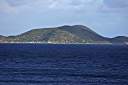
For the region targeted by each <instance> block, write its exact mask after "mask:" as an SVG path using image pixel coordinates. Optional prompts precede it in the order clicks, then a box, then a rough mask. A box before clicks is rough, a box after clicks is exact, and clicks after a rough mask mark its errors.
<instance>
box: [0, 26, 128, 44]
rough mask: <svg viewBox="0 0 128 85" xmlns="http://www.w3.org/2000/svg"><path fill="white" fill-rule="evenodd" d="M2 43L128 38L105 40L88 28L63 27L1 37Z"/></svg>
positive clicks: (87, 41) (94, 41) (95, 40)
mask: <svg viewBox="0 0 128 85" xmlns="http://www.w3.org/2000/svg"><path fill="white" fill-rule="evenodd" d="M0 42H1V43H2V42H42V43H127V42H128V38H127V37H125V39H124V37H123V38H122V37H121V38H120V37H116V38H105V37H103V36H101V35H99V34H97V33H96V32H94V31H92V30H91V29H89V28H88V27H86V26H82V25H74V26H68V25H67V26H61V27H55V28H41V29H33V30H30V31H28V32H25V33H22V34H20V35H17V36H9V37H5V36H0Z"/></svg>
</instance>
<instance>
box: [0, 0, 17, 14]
mask: <svg viewBox="0 0 128 85" xmlns="http://www.w3.org/2000/svg"><path fill="white" fill-rule="evenodd" d="M14 10H15V8H14V7H12V6H10V4H9V3H7V2H6V1H5V0H1V1H0V12H7V13H8V12H12V11H14Z"/></svg>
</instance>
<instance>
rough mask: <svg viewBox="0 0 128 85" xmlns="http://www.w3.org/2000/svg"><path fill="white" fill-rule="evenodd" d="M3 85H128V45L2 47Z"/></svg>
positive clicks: (0, 74)
mask: <svg viewBox="0 0 128 85" xmlns="http://www.w3.org/2000/svg"><path fill="white" fill-rule="evenodd" d="M0 85H128V45H103V44H102V45H96V44H94V45H93V44H91V45H89V44H0Z"/></svg>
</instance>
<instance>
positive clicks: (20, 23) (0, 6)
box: [0, 0, 128, 37]
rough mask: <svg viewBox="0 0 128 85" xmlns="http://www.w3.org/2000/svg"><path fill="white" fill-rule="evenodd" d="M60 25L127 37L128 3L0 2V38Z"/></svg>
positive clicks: (119, 0) (88, 0)
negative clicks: (79, 26)
mask: <svg viewBox="0 0 128 85" xmlns="http://www.w3.org/2000/svg"><path fill="white" fill-rule="evenodd" d="M62 25H85V26H88V27H89V28H91V29H92V30H94V31H95V32H97V33H99V34H101V35H103V36H105V37H115V36H128V0H0V35H6V36H8V35H17V34H20V33H23V32H26V31H28V30H31V29H35V28H45V27H57V26H62Z"/></svg>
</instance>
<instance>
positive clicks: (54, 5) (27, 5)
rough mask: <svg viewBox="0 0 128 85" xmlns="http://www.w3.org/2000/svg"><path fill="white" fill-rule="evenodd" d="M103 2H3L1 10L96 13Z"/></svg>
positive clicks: (37, 0)
mask: <svg viewBox="0 0 128 85" xmlns="http://www.w3.org/2000/svg"><path fill="white" fill-rule="evenodd" d="M102 3H103V0H22V1H21V0H7V1H5V0H2V1H0V10H2V11H3V10H6V11H10V10H15V11H22V10H40V9H42V11H43V10H44V9H45V10H46V9H47V10H49V9H50V10H73V11H74V10H83V11H88V12H89V11H95V10H97V9H99V8H100V7H101V5H102Z"/></svg>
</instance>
